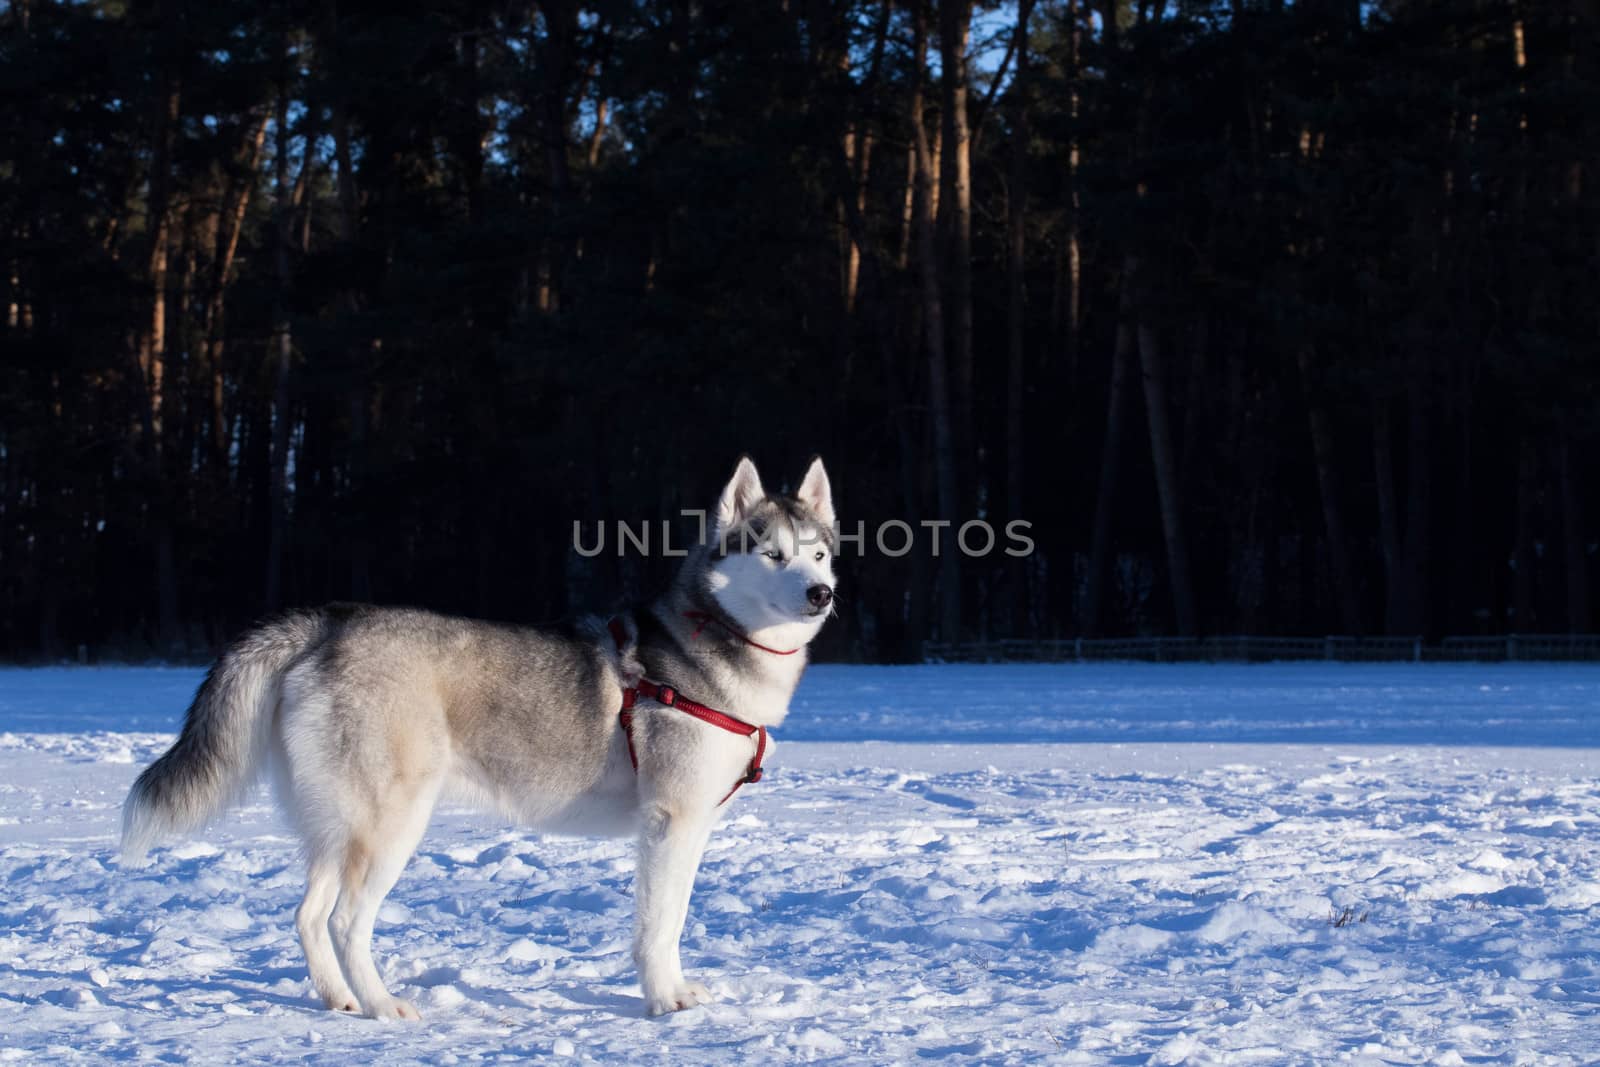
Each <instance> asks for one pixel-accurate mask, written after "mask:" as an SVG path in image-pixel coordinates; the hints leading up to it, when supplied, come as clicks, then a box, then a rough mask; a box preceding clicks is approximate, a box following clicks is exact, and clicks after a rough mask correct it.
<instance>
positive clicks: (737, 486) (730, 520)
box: [717, 456, 767, 533]
mask: <svg viewBox="0 0 1600 1067" xmlns="http://www.w3.org/2000/svg"><path fill="white" fill-rule="evenodd" d="M766 495H767V491H766V490H765V489H763V488H761V475H759V474H757V473H756V465H755V464H754V463H751V462H750V457H749V456H740V457H739V465H738V466H737V467H735V468H734V469H733V477H732V478H729V479H728V484H727V485H725V486H723V487H722V498H721V499H720V500H718V501H717V532H718V533H726V532H727V531H729V530H731V529H733V528H734V527H735V526H737V525H739V524H740V523H741V522H743V521H744V520H745V519H746V518H748V517H749V515H750V512H751V511H752V510H754V508H755V506H756V505H757V504H759V503H760V502H761V500H762V498H763V497H765V496H766Z"/></svg>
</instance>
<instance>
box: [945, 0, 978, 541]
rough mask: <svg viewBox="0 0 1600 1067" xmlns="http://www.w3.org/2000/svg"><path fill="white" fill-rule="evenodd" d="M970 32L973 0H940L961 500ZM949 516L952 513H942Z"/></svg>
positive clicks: (966, 397)
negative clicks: (968, 52)
mask: <svg viewBox="0 0 1600 1067" xmlns="http://www.w3.org/2000/svg"><path fill="white" fill-rule="evenodd" d="M971 31H972V0H939V67H940V83H941V86H942V89H943V97H944V106H943V108H942V109H941V114H940V120H941V127H942V129H943V131H944V154H943V157H942V158H941V160H940V164H939V168H940V185H941V186H943V192H942V193H941V194H940V197H939V217H940V227H939V228H940V232H941V233H942V234H943V238H944V240H943V245H944V249H943V251H944V256H943V259H944V264H945V272H944V282H945V291H944V295H945V303H946V305H947V310H948V315H947V330H948V335H947V336H948V338H949V341H948V343H947V351H948V352H949V354H950V360H951V362H952V363H953V364H954V371H955V376H954V380H953V381H952V383H951V386H952V389H953V392H954V396H953V398H952V401H953V402H952V411H953V413H954V416H955V444H954V447H955V450H956V471H957V478H958V483H957V488H958V492H959V493H960V494H961V496H960V499H962V500H970V499H974V498H975V497H974V490H975V486H976V477H975V472H976V466H977V463H976V459H977V448H978V442H977V440H976V439H975V431H974V425H973V405H974V397H973V364H972V135H971V128H970V127H969V125H968V121H967V94H968V88H969V84H968V83H969V74H968V66H967V44H968V39H969V38H970V36H971ZM946 517H947V518H952V519H953V518H954V517H955V512H954V511H953V510H952V511H951V512H949V513H947V515H946Z"/></svg>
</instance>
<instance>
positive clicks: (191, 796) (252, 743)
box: [122, 612, 327, 865]
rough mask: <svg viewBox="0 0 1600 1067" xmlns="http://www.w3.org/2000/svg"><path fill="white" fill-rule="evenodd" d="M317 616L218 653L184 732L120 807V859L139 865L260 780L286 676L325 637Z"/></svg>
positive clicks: (298, 618) (275, 624)
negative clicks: (152, 850) (158, 844)
mask: <svg viewBox="0 0 1600 1067" xmlns="http://www.w3.org/2000/svg"><path fill="white" fill-rule="evenodd" d="M326 623H327V620H326V617H325V616H324V614H323V613H322V612H294V613H291V614H288V615H283V616H280V617H279V618H276V619H274V620H272V621H271V622H268V623H265V624H263V625H261V626H258V627H257V628H256V629H254V630H252V631H250V632H249V633H248V634H246V635H245V636H244V637H242V638H240V639H239V640H238V641H237V642H235V643H234V645H233V646H232V647H231V648H229V649H228V651H226V652H224V653H223V654H222V657H221V658H220V659H218V660H217V662H216V663H215V664H213V665H212V667H211V672H210V673H209V674H207V675H206V680H205V681H204V682H202V683H200V688H199V690H198V691H196V693H195V695H194V703H192V704H190V705H189V711H188V714H187V715H186V716H185V717H184V720H183V732H182V733H180V734H179V735H178V740H177V741H175V742H173V745H172V747H171V748H169V749H167V751H166V752H165V753H163V754H162V755H161V757H160V758H159V759H157V760H156V761H155V762H154V763H152V764H151V765H150V766H148V767H146V768H145V769H144V773H143V774H141V775H139V779H138V781H136V782H134V783H133V788H132V789H131V790H130V791H129V792H128V799H127V800H126V801H125V802H124V803H123V805H122V862H123V863H124V864H128V865H138V864H141V863H143V862H144V858H145V855H146V853H148V852H149V851H150V846H151V845H153V844H155V843H156V841H158V840H160V839H161V838H163V837H167V836H170V835H173V834H180V833H185V832H187V831H191V830H197V829H199V828H200V827H201V826H204V825H205V823H206V822H207V821H208V820H209V819H211V817H212V816H214V815H216V814H217V813H218V812H220V811H221V810H222V809H223V808H226V807H227V806H228V805H229V804H231V803H234V802H235V801H237V800H239V799H240V798H241V797H242V796H243V795H244V794H245V793H246V792H247V791H248V790H249V789H250V787H251V786H253V785H254V784H255V783H256V780H257V778H258V777H259V776H260V772H261V768H262V764H263V763H264V762H265V760H264V756H265V755H266V752H267V746H268V743H269V741H270V739H271V736H272V723H273V719H274V713H275V711H276V708H277V706H278V696H279V683H280V680H281V678H282V674H283V671H284V669H285V668H286V667H288V666H289V664H290V663H291V662H293V661H294V659H295V657H296V656H298V655H299V654H300V653H301V652H303V651H305V649H306V648H307V647H309V646H310V645H311V644H312V643H313V642H315V641H316V640H317V639H318V638H319V637H320V636H321V634H322V632H323V629H324V627H325V626H326Z"/></svg>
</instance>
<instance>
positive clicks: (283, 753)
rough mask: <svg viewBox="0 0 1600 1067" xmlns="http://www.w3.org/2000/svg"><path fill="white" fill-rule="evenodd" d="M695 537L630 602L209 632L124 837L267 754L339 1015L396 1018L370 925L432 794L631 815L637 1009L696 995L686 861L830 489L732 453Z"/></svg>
mask: <svg viewBox="0 0 1600 1067" xmlns="http://www.w3.org/2000/svg"><path fill="white" fill-rule="evenodd" d="M714 514H715V521H714V523H713V524H712V529H711V531H710V533H711V536H709V537H706V538H703V543H702V544H700V545H698V546H695V547H693V548H691V549H689V552H688V555H687V557H686V558H685V560H684V562H683V564H682V566H681V568H680V570H679V572H678V575H677V577H676V579H675V580H674V581H673V583H672V584H671V586H670V588H669V589H668V590H667V592H666V593H665V594H663V595H662V596H661V597H659V598H658V599H656V600H655V601H653V602H652V603H650V604H648V605H647V606H645V607H643V608H640V609H637V610H634V611H631V612H627V613H624V614H622V615H619V616H617V617H616V618H614V619H612V620H609V622H607V621H605V620H596V621H593V622H591V623H588V624H584V625H581V626H578V627H575V628H572V629H569V630H556V629H553V628H541V629H527V628H519V627H512V626H500V625H493V624H490V623H485V622H476V621H472V620H468V619H457V618H449V617H446V616H442V615H435V614H431V613H429V612H425V611H415V610H406V609H398V608H379V607H368V606H363V605H330V606H328V607H326V608H322V609H318V610H307V611H293V612H290V613H288V614H286V615H283V616H281V617H279V618H277V619H274V620H272V621H270V622H267V623H265V624H263V625H261V626H259V627H257V628H256V629H254V630H252V631H251V632H249V633H247V634H246V635H245V636H244V637H242V638H240V639H239V640H238V641H237V642H236V643H235V644H234V645H233V646H232V647H230V648H229V649H228V650H227V651H226V652H225V653H223V655H222V657H221V658H220V659H218V660H217V662H216V663H215V664H214V665H213V666H212V668H211V672H210V674H209V675H207V677H206V679H205V681H204V682H203V683H202V684H201V686H200V688H199V691H198V692H197V693H196V694H195V698H194V703H193V704H191V705H190V707H189V711H188V715H187V717H186V718H185V720H184V724H183V731H182V733H181V734H180V735H179V737H178V740H177V741H176V742H175V743H174V744H173V746H172V748H170V749H169V750H168V751H167V752H166V753H165V754H163V755H162V756H161V757H160V758H159V759H157V760H156V761H155V762H154V763H152V764H151V765H150V766H149V767H148V768H146V769H145V771H144V773H142V774H141V775H140V776H139V779H138V781H137V782H135V783H134V786H133V789H132V791H131V792H130V793H129V795H128V799H127V802H126V804H125V805H124V807H123V830H122V850H123V855H124V858H125V860H126V861H127V862H129V863H131V864H138V863H142V862H143V861H144V857H145V854H146V853H147V851H148V850H149V848H150V847H151V845H152V844H154V843H155V841H156V840H157V839H158V838H161V837H163V836H165V835H170V834H177V833H184V832H189V831H193V830H196V829H198V828H199V827H201V826H202V825H204V824H205V822H206V821H207V820H208V819H210V818H211V817H213V816H214V815H216V814H217V813H218V812H219V811H221V810H222V809H223V808H224V807H225V806H227V805H228V804H230V803H232V802H235V801H237V800H239V799H240V798H241V796H242V795H243V794H244V793H245V792H246V791H247V790H248V789H249V788H250V787H251V785H252V784H253V783H254V782H255V781H256V780H257V779H258V776H259V774H260V773H261V772H262V771H265V770H268V769H270V771H271V778H272V780H273V782H274V784H275V786H276V787H277V795H278V798H279V800H280V803H281V804H282V806H283V807H284V809H285V810H286V812H287V814H288V816H289V818H290V820H291V822H292V824H293V825H294V826H295V828H296V829H297V831H298V832H299V835H300V837H301V839H302V840H303V842H304V845H305V854H306V859H307V866H308V878H307V887H306V894H305V899H304V900H303V901H302V902H301V904H300V907H299V910H298V912H297V913H296V916H295V924H296V926H297V927H298V930H299V934H300V941H301V944H302V945H303V946H304V947H305V953H306V962H307V963H308V964H309V967H310V971H311V981H312V983H313V985H315V987H316V990H317V993H318V994H319V995H320V996H321V998H322V1001H323V1003H324V1004H326V1005H327V1006H328V1007H329V1008H332V1009H334V1010H336V1011H345V1012H355V1011H360V1012H363V1013H365V1014H366V1015H369V1016H372V1017H374V1018H379V1019H417V1018H420V1016H419V1015H418V1013H417V1009H416V1007H415V1006H414V1005H412V1004H411V1003H409V1002H407V1001H405V1000H401V999H399V998H397V997H395V996H393V995H391V994H390V992H389V990H388V989H387V988H385V986H384V984H383V980H382V978H380V977H379V974H378V969H377V967H376V966H374V964H373V960H372V949H371V940H372V925H373V921H374V919H375V918H376V917H377V914H378V907H379V905H380V904H381V903H382V901H383V898H384V896H385V895H386V894H387V893H388V892H389V890H390V889H391V888H393V887H394V884H395V882H396V880H397V879H398V878H399V876H400V872H401V869H402V868H404V867H405V865H406V861H407V860H408V859H410V857H411V854H412V852H413V851H414V850H415V849H416V847H417V843H418V842H419V841H420V840H421V838H422V833H423V830H424V828H426V826H427V824H428V818H429V816H430V814H431V813H432V811H433V808H434V804H435V802H436V801H437V800H438V798H439V796H440V794H441V792H445V791H446V790H453V791H455V792H457V793H459V794H462V795H464V796H466V797H468V798H475V799H476V800H477V801H479V802H481V803H482V804H484V805H485V806H487V807H490V808H493V809H496V810H498V811H500V812H502V813H505V814H506V815H509V816H510V817H512V818H514V819H516V820H519V821H521V822H524V823H526V824H528V825H530V826H532V827H534V828H537V829H543V830H552V831H566V832H581V833H602V834H609V835H628V834H636V835H637V837H638V868H637V872H636V874H635V894H636V902H635V909H636V916H635V924H634V936H633V958H634V962H635V964H636V965H637V967H638V970H639V980H640V985H641V986H642V988H643V992H644V1001H645V1008H646V1010H647V1011H648V1012H649V1013H650V1014H651V1015H658V1014H661V1013H663V1012H670V1011H677V1010H679V1009H683V1008H689V1007H693V1006H694V1005H697V1004H701V1003H704V1002H705V1001H706V1000H708V999H709V997H710V994H709V993H708V992H707V990H706V988H705V986H703V985H701V984H700V983H699V982H693V981H690V980H689V979H688V978H687V977H685V975H684V973H683V966H682V963H681V962H680V960H679V955H678V942H679V939H680V937H681V935H682V932H683V924H684V919H685V916H686V914H687V911H688V906H689V893H690V890H691V888H692V887H693V883H694V877H695V871H696V869H697V868H698V867H699V864H700V857H701V853H702V852H703V851H704V849H705V844H706V839H707V836H708V835H709V834H710V832H711V828H712V826H713V824H714V823H715V822H716V821H717V818H718V816H719V815H720V814H721V812H722V811H723V810H724V804H725V803H726V802H727V801H728V800H729V799H730V798H731V796H732V795H733V792H734V791H735V790H737V789H738V787H739V786H740V785H741V784H743V783H745V782H749V781H754V780H756V779H758V778H759V777H760V768H761V762H762V760H763V759H764V758H765V757H766V755H767V754H768V753H769V752H770V751H771V750H770V747H769V745H768V741H767V729H768V728H770V727H774V726H777V725H778V724H779V723H781V722H783V719H784V715H785V714H786V713H787V712H788V706H789V698H790V696H791V695H792V694H793V693H794V689H795V685H796V683H798V682H799V680H800V673H801V671H802V670H803V669H804V667H805V664H806V651H805V650H806V645H807V644H808V643H809V642H810V641H811V640H812V638H814V637H815V636H816V635H817V632H818V631H819V630H820V629H821V628H822V624H823V622H824V621H825V620H826V619H827V617H828V616H829V615H830V614H832V613H833V611H834V596H833V591H834V574H833V558H834V554H835V552H836V549H837V544H838V543H837V533H836V527H835V520H834V510H833V497H832V491H831V489H830V486H829V484H828V475H827V472H826V471H824V469H823V466H822V461H821V460H820V459H819V460H813V461H812V463H811V466H810V468H809V469H808V470H807V472H806V474H805V477H804V479H803V480H802V481H801V483H800V488H799V490H798V492H797V493H796V494H795V495H794V496H792V497H791V496H777V495H773V496H769V495H768V494H767V493H766V492H765V490H764V489H763V488H762V485H761V478H760V476H759V475H758V474H757V472H756V468H755V466H754V464H752V463H751V462H750V460H749V459H748V458H746V459H741V460H740V461H739V465H738V467H737V469H736V470H735V471H734V473H733V477H732V478H731V479H730V480H729V482H728V484H727V486H726V487H725V488H724V489H723V491H722V495H721V498H720V499H719V501H718V502H717V505H716V510H715V513H714Z"/></svg>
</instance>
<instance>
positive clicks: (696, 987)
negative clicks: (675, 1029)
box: [645, 982, 714, 1015]
mask: <svg viewBox="0 0 1600 1067" xmlns="http://www.w3.org/2000/svg"><path fill="white" fill-rule="evenodd" d="M713 999H714V998H713V997H712V996H711V990H709V989H707V988H706V987H705V986H703V985H701V984H700V983H699V982H683V983H681V984H680V985H678V986H677V987H676V988H675V989H673V990H672V991H671V992H669V993H667V994H666V995H664V996H655V997H647V998H646V1000H645V1003H646V1005H647V1007H648V1008H649V1010H650V1014H651V1015H665V1014H667V1013H668V1012H669V1011H683V1010H684V1009H685V1008H694V1007H698V1006H699V1005H701V1004H709V1003H711V1001H712V1000H713Z"/></svg>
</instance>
